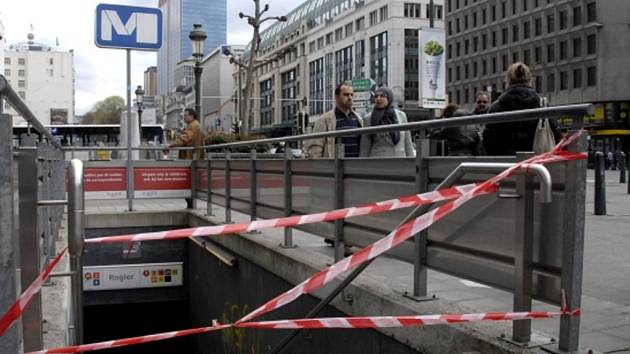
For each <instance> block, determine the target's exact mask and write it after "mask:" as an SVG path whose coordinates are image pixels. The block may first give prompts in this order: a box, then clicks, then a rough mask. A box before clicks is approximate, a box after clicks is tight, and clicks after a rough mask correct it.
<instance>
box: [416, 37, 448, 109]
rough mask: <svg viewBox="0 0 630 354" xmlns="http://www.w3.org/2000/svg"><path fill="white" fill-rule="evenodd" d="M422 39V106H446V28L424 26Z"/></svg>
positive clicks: (420, 38)
mask: <svg viewBox="0 0 630 354" xmlns="http://www.w3.org/2000/svg"><path fill="white" fill-rule="evenodd" d="M419 40H420V47H419V49H420V50H419V51H420V107H422V108H444V107H446V103H447V102H446V35H445V33H444V29H440V28H422V29H421V30H420V31H419Z"/></svg>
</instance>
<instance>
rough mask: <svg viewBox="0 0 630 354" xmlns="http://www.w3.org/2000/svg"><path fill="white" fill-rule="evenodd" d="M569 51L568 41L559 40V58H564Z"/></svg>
mask: <svg viewBox="0 0 630 354" xmlns="http://www.w3.org/2000/svg"><path fill="white" fill-rule="evenodd" d="M568 51H569V42H568V41H561V42H560V60H566V59H567V56H568Z"/></svg>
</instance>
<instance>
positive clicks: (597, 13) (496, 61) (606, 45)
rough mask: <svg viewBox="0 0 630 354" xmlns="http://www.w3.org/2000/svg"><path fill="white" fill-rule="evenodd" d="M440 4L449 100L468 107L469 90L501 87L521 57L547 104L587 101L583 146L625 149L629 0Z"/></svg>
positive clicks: (629, 108)
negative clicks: (589, 110) (591, 107)
mask: <svg viewBox="0 0 630 354" xmlns="http://www.w3.org/2000/svg"><path fill="white" fill-rule="evenodd" d="M446 11H447V13H446V20H447V44H448V45H447V46H448V48H447V90H448V95H449V98H450V100H451V101H452V102H455V103H459V104H462V105H465V106H467V107H469V108H470V107H472V105H473V103H474V102H473V101H474V99H475V92H476V91H478V90H482V89H485V88H487V87H491V88H493V89H494V90H497V91H503V90H504V89H505V71H506V69H507V67H508V66H509V65H510V64H511V63H513V62H516V61H522V62H525V63H526V64H527V65H529V66H530V67H531V69H532V71H533V74H534V80H533V86H534V87H535V88H536V91H537V92H538V93H539V94H540V95H541V96H545V97H547V98H548V100H549V102H550V104H551V105H563V104H572V103H585V102H590V103H593V104H595V107H596V112H595V115H594V116H592V117H588V118H587V120H586V123H587V126H588V127H589V128H590V129H591V136H592V138H591V149H596V150H602V151H606V152H607V151H613V152H615V151H618V150H625V151H626V152H627V151H628V149H630V141H629V140H628V139H629V138H630V124H629V121H628V119H629V118H628V117H629V115H630V113H629V112H630V73H629V72H628V71H627V70H625V69H624V67H625V66H626V65H627V63H628V58H629V57H630V26H628V14H630V1H624V0H609V1H595V0H558V1H550V0H519V1H516V0H478V1H472V0H471V1H469V0H447V1H446ZM561 121H562V122H563V123H565V124H569V123H570V120H569V119H564V120H561Z"/></svg>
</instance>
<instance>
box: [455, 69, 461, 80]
mask: <svg viewBox="0 0 630 354" xmlns="http://www.w3.org/2000/svg"><path fill="white" fill-rule="evenodd" d="M461 79H462V71H461V70H460V67H459V65H457V66H456V67H455V80H457V81H459V80H461Z"/></svg>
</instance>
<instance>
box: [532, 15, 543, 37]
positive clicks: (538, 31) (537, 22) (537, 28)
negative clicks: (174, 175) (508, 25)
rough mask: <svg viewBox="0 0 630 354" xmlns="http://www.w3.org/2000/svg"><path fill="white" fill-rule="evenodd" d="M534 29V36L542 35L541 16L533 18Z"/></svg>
mask: <svg viewBox="0 0 630 354" xmlns="http://www.w3.org/2000/svg"><path fill="white" fill-rule="evenodd" d="M534 31H535V34H536V36H537V37H538V36H540V35H542V18H540V17H539V18H537V19H535V20H534Z"/></svg>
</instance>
